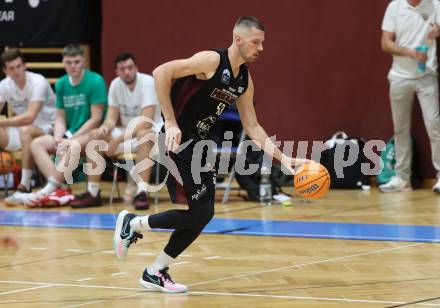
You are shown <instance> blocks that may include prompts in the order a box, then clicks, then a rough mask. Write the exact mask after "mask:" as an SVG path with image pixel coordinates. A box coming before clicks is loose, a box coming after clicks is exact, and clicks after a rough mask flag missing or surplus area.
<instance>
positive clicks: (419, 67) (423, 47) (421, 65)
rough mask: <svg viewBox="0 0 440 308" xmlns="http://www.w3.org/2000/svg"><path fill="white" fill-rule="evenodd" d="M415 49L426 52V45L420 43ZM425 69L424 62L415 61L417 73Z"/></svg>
mask: <svg viewBox="0 0 440 308" xmlns="http://www.w3.org/2000/svg"><path fill="white" fill-rule="evenodd" d="M416 50H417V51H419V52H422V53H424V54H427V53H428V46H427V45H421V46H418V47H416ZM425 71H426V62H417V73H424V72H425Z"/></svg>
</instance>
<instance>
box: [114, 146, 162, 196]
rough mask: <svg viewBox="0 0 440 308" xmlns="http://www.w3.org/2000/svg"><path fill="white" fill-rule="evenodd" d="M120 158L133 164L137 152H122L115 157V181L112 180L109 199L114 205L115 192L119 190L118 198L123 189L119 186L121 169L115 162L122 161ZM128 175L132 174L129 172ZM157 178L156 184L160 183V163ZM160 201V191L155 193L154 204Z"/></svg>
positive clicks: (156, 172)
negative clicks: (119, 171)
mask: <svg viewBox="0 0 440 308" xmlns="http://www.w3.org/2000/svg"><path fill="white" fill-rule="evenodd" d="M120 160H124V161H125V162H129V163H128V165H129V166H130V165H131V166H133V165H134V162H135V161H136V154H135V153H127V154H126V153H120V154H117V155H116V156H115V157H113V166H114V168H115V170H114V173H113V182H112V189H111V192H110V200H109V204H110V205H112V203H113V196H114V193H115V189H116V190H117V192H118V198H121V191H120V188H119V182H118V170H119V166H118V164H115V162H117V161H120ZM128 176H131V175H129V174H128ZM155 178H156V184H159V164H157V165H156V170H155ZM158 203H159V192H158V191H157V192H155V193H154V204H158Z"/></svg>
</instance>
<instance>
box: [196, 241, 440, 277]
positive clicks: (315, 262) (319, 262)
mask: <svg viewBox="0 0 440 308" xmlns="http://www.w3.org/2000/svg"><path fill="white" fill-rule="evenodd" d="M433 243H437V242H433ZM424 244H426V243H415V244H409V245H404V246H398V247H391V248H385V249H380V250H374V251H367V252H362V253H357V254H353V255H348V256H343V257H335V258H330V259H325V260H319V261H313V262H308V263H302V264H293V265H290V266H285V267H279V268H273V269H270V270H264V271H259V272H254V273H247V274H240V275H233V276H229V277H224V278H219V279H214V280H208V281H203V282H198V283H193V284H190V285H188V286H197V285H203V284H208V283H212V282H219V281H224V280H229V279H237V278H243V277H248V276H254V275H259V274H265V273H271V272H277V271H281V270H286V269H292V268H296V267H297V268H301V267H304V266H308V265H315V264H322V263H326V262H334V261H339V260H345V259H349V258H355V257H360V256H366V255H371V254H376V253H381V252H386V251H392V250H398V249H402V248H409V247H416V246H420V245H424Z"/></svg>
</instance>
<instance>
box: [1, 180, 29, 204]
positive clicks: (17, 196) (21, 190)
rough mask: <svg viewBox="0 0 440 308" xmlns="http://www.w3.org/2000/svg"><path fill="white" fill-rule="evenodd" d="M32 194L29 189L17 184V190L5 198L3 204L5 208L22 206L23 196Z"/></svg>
mask: <svg viewBox="0 0 440 308" xmlns="http://www.w3.org/2000/svg"><path fill="white" fill-rule="evenodd" d="M30 192H32V191H31V190H30V189H27V188H26V186H24V185H23V184H19V185H18V186H17V190H16V191H15V192H14V193H13V194H12V195H10V196H9V197H6V198H5V199H4V200H3V202H4V203H5V205H7V206H15V205H22V204H23V194H26V193H30Z"/></svg>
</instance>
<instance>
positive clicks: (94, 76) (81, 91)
mask: <svg viewBox="0 0 440 308" xmlns="http://www.w3.org/2000/svg"><path fill="white" fill-rule="evenodd" d="M63 64H64V67H65V69H66V72H67V74H66V75H64V76H63V77H61V78H60V79H59V80H57V82H56V84H55V93H56V108H57V112H56V119H55V127H54V135H53V136H50V135H46V136H41V137H39V138H37V139H35V140H34V141H33V142H32V144H31V151H32V155H33V157H34V160H35V162H36V164H37V166H38V168H39V169H40V171H41V172H42V173H43V174H44V176H45V177H46V178H47V184H46V186H44V187H43V189H41V190H40V191H37V192H35V193H30V194H23V195H22V196H21V201H22V202H23V203H24V204H26V205H28V206H39V205H45V204H46V203H48V202H50V203H51V204H53V203H55V204H57V203H58V204H62V203H64V202H67V201H68V200H69V198H66V197H65V195H66V194H68V193H69V192H67V191H65V190H61V189H58V188H59V187H60V186H61V184H63V182H64V180H65V179H64V175H63V173H61V172H59V171H58V170H57V169H56V166H55V163H54V161H53V160H52V158H51V156H50V155H51V154H55V153H57V150H58V148H59V147H60V145H61V144H63V143H65V142H66V141H68V140H72V139H76V138H79V137H80V136H82V135H84V134H86V133H88V132H90V131H91V130H93V129H95V128H97V127H98V126H99V125H100V124H101V122H102V119H103V115H104V112H105V109H106V107H107V89H106V85H105V81H104V79H103V78H102V76H101V75H99V74H98V73H95V72H92V71H90V70H88V69H85V67H84V51H83V50H82V48H81V46H79V45H76V44H71V45H68V46H66V47H65V48H64V51H63ZM88 187H89V191H91V193H92V195H93V196H95V197H96V196H98V199H99V190H98V188H97V187H99V186H98V185H97V184H96V183H95V182H93V180H92V181H89V183H88Z"/></svg>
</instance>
